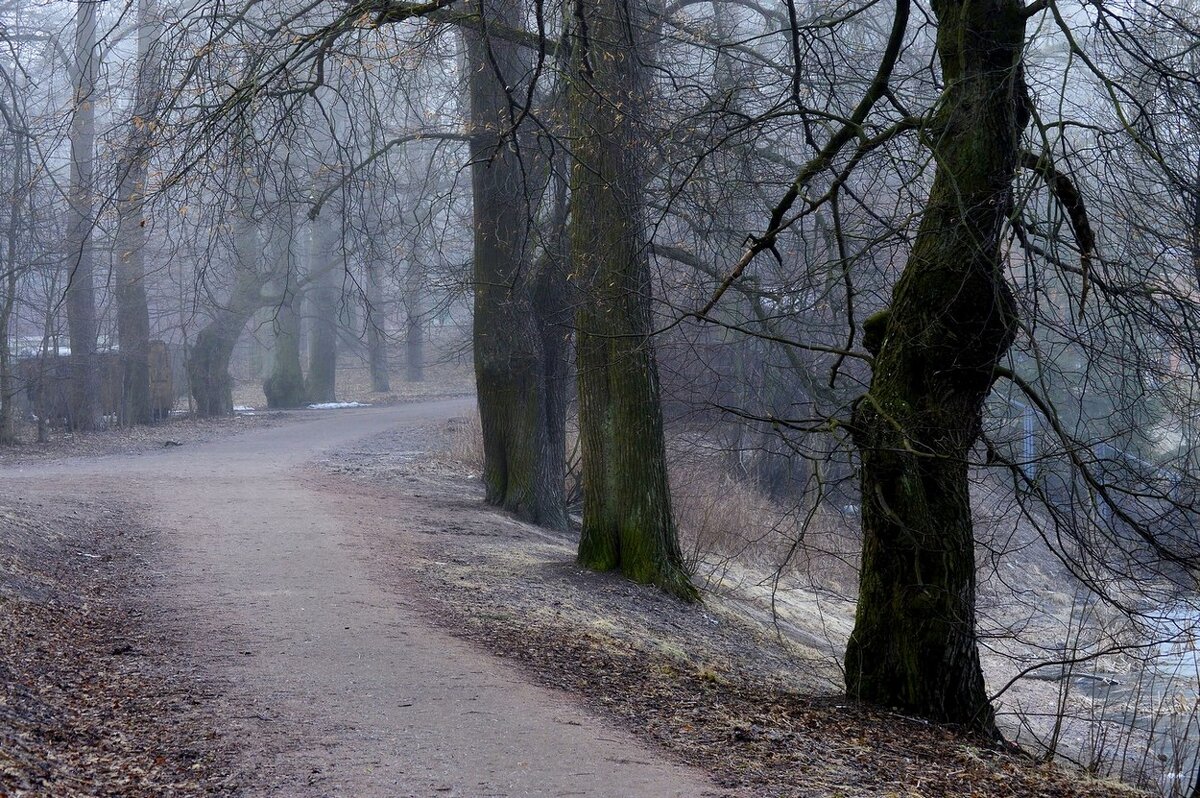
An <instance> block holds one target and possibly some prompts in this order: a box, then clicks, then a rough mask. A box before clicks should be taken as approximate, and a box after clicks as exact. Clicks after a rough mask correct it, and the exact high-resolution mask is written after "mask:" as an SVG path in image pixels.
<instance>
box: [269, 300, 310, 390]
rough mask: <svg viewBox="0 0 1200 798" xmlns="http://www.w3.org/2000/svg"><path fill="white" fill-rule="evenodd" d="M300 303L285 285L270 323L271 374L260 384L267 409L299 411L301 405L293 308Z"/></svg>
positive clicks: (296, 311)
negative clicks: (289, 408)
mask: <svg viewBox="0 0 1200 798" xmlns="http://www.w3.org/2000/svg"><path fill="white" fill-rule="evenodd" d="M301 301H302V300H301V298H300V297H299V296H297V295H296V292H295V291H293V290H292V288H291V287H290V285H289V286H288V287H287V288H285V289H284V293H283V296H282V297H281V298H280V300H279V304H278V305H277V306H276V308H275V318H274V320H273V321H272V326H273V328H274V332H275V350H274V352H273V356H272V360H271V374H270V376H268V377H267V379H266V380H265V381H264V382H263V394H265V395H266V397H267V407H270V408H283V407H300V406H302V405H303V404H304V402H305V398H306V392H305V387H304V371H303V367H302V366H301V365H300V312H299V309H298V307H297V303H299V302H301Z"/></svg>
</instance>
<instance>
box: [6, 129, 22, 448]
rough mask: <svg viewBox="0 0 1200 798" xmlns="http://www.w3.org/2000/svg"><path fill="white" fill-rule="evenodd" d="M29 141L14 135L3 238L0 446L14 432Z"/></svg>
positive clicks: (14, 438) (12, 438) (12, 435)
mask: <svg viewBox="0 0 1200 798" xmlns="http://www.w3.org/2000/svg"><path fill="white" fill-rule="evenodd" d="M28 145H29V140H28V139H27V138H26V137H25V136H23V135H19V134H14V147H13V171H12V185H11V193H10V195H9V198H8V227H7V229H6V230H5V236H4V245H5V246H4V268H5V272H4V304H3V305H0V444H9V443H13V442H14V441H15V440H16V437H17V430H16V420H17V414H16V407H15V405H16V394H17V391H18V390H19V389H18V388H17V385H16V383H17V381H16V380H15V379H14V373H13V372H14V369H15V365H14V363H13V358H12V349H11V347H10V342H11V340H12V339H11V337H10V336H9V330H8V328H9V324H10V322H11V321H12V314H13V309H14V308H15V307H16V304H17V243H18V242H17V237H18V233H19V221H20V218H21V209H22V208H23V207H24V204H25V199H26V191H25V190H24V181H23V179H22V177H23V172H22V169H21V166H22V165H23V163H24V159H25V158H26V157H28V155H27V148H28Z"/></svg>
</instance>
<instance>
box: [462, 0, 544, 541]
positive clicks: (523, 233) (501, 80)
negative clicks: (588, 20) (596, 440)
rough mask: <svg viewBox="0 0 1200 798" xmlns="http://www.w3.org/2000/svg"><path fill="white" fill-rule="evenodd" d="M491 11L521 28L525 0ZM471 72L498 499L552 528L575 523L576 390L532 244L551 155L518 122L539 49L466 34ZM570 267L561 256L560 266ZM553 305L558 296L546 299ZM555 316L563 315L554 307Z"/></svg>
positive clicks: (487, 451)
mask: <svg viewBox="0 0 1200 798" xmlns="http://www.w3.org/2000/svg"><path fill="white" fill-rule="evenodd" d="M476 8H477V9H478V10H479V12H480V13H481V14H482V15H483V16H484V18H485V19H490V20H494V21H495V22H496V23H498V24H500V25H504V26H508V27H514V28H520V27H521V26H522V24H523V14H524V7H523V4H522V3H521V2H520V0H481V2H477V3H476ZM463 35H464V38H465V39H466V42H467V60H468V68H469V73H470V78H469V79H470V90H469V94H470V106H471V107H470V117H471V132H472V137H471V145H470V146H471V159H472V163H471V183H472V192H473V197H474V204H475V242H474V275H473V280H474V289H475V315H474V333H473V342H474V354H475V381H476V387H477V394H478V397H479V416H480V421H481V422H482V426H483V443H484V485H485V488H486V500H487V502H488V503H489V504H493V505H495V506H498V507H502V508H504V509H506V510H508V511H510V512H513V513H515V514H516V515H517V516H518V517H520V518H522V519H524V520H526V521H530V522H532V523H536V524H542V525H543V526H547V527H552V528H557V529H562V528H565V527H566V525H567V513H566V505H565V496H564V491H565V479H566V468H565V462H564V459H565V458H564V452H563V451H562V450H563V439H564V432H563V429H564V424H565V418H564V414H563V413H562V412H561V410H560V408H561V406H562V403H563V402H564V401H565V399H564V397H565V392H566V390H567V386H566V385H565V384H564V382H563V381H561V380H554V379H551V376H550V375H552V374H554V373H555V366H554V365H553V364H552V363H551V362H550V358H553V357H560V356H561V352H559V351H557V350H555V349H554V347H553V345H550V346H548V345H547V341H546V339H545V338H544V336H543V330H542V328H541V327H540V326H539V322H538V319H539V314H541V313H542V312H543V310H542V309H539V308H538V307H537V303H538V301H539V298H538V297H535V291H536V282H537V281H536V280H535V275H534V272H535V269H534V268H533V267H534V261H535V255H534V252H533V249H534V247H533V245H532V242H531V240H530V235H529V234H530V231H531V227H532V225H533V224H534V222H533V219H534V209H535V208H536V207H537V205H538V202H539V200H540V197H541V194H542V186H540V185H537V182H538V181H537V180H535V179H534V178H533V177H532V175H534V174H536V173H538V172H539V170H538V169H536V168H534V163H535V159H536V158H538V157H539V155H538V154H537V153H536V152H535V148H534V147H533V146H532V140H533V139H532V136H530V135H529V131H528V130H527V126H528V123H526V124H524V125H522V126H521V127H520V129H514V124H515V123H516V122H517V121H518V120H519V117H520V114H519V111H516V110H515V109H514V105H513V104H512V102H511V100H510V95H511V99H513V100H519V101H521V102H523V101H524V98H525V96H526V92H527V90H528V82H529V76H530V74H531V70H532V65H531V63H530V58H531V55H530V53H528V51H526V50H524V49H523V48H521V47H520V46H518V45H515V44H513V43H511V42H508V41H505V40H502V39H500V38H488V37H485V36H484V35H482V34H480V33H477V32H475V31H464V34H463ZM555 265H559V264H557V263H556V264H555ZM540 300H541V301H544V302H553V301H554V297H552V296H542V297H540ZM551 312H552V311H551Z"/></svg>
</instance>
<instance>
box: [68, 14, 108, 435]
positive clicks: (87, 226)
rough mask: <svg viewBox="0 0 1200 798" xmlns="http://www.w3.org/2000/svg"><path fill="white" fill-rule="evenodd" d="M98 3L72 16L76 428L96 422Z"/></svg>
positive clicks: (71, 324)
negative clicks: (94, 236)
mask: <svg viewBox="0 0 1200 798" xmlns="http://www.w3.org/2000/svg"><path fill="white" fill-rule="evenodd" d="M98 57H99V55H98V53H97V52H96V4H95V3H90V2H80V3H79V4H78V7H77V9H76V16H75V61H74V64H73V70H72V71H73V75H72V78H73V83H74V91H75V106H74V113H73V115H72V118H71V137H70V138H71V186H70V194H69V199H70V202H69V206H70V207H69V212H68V222H67V239H66V269H67V291H66V306H67V328H68V331H69V332H70V335H71V356H72V363H73V367H72V370H71V375H72V376H71V401H70V416H71V418H70V422H71V426H72V428H74V429H85V430H86V429H95V428H96V427H97V426H99V423H100V411H99V396H100V375H99V371H98V369H97V363H96V289H95V281H94V275H93V271H94V268H93V252H92V225H93V219H92V216H93V201H92V196H93V192H94V185H93V183H94V177H93V173H94V155H93V147H94V144H95V139H96V105H95V97H94V96H93V94H94V93H95V89H96V77H97V74H98V64H97V60H98Z"/></svg>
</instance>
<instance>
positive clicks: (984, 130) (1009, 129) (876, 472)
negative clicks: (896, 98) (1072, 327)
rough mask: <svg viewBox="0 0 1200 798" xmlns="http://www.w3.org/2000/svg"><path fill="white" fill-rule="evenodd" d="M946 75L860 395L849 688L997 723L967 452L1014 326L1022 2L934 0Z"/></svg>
mask: <svg viewBox="0 0 1200 798" xmlns="http://www.w3.org/2000/svg"><path fill="white" fill-rule="evenodd" d="M933 8H934V12H935V14H936V15H937V19H938V26H939V27H938V39H937V47H938V56H939V58H940V60H941V64H942V70H943V78H944V80H945V89H944V90H943V93H942V97H941V99H940V101H939V102H938V104H937V106H936V107H937V108H938V109H939V110H938V115H937V117H936V119H935V120H934V124H933V126H932V127H931V130H930V133H929V135H928V139H929V140H931V141H933V142H934V143H933V145H932V146H933V155H934V157H935V159H936V162H937V171H936V175H935V178H934V183H933V187H932V189H931V191H930V195H929V199H928V201H927V204H926V206H925V211H924V215H923V216H922V219H921V223H920V227H919V229H918V231H917V237H916V241H915V243H914V245H913V249H912V252H911V253H910V254H909V258H908V263H907V264H906V266H905V269H904V272H903V274H902V275H901V277H900V280H899V281H898V282H897V284H896V287H895V290H894V291H893V294H892V303H891V307H890V309H889V310H888V311H884V312H882V313H880V314H876V315H875V316H873V317H871V318H869V319H868V320H867V323H866V324H864V328H865V332H866V336H865V338H864V343H865V345H866V346H867V347H868V348H869V349H871V350H872V351H873V352H875V353H876V357H875V362H874V368H873V376H872V380H871V387H870V390H869V391H868V393H867V394H866V395H865V396H863V397H861V398H860V399H859V401H858V403H857V405H856V409H855V412H854V418H853V431H854V434H855V441H856V444H857V446H858V449H859V453H860V456H861V484H862V508H863V510H862V512H863V556H862V570H861V576H860V587H859V600H858V612H857V617H856V619H855V627H854V632H853V634H852V635H851V638H850V644H849V647H848V649H847V651H846V689H847V692H848V693H849V694H850V695H851V696H853V697H857V698H861V699H864V700H867V701H871V702H874V703H878V704H883V705H886V706H893V707H899V708H901V709H902V710H904V711H906V712H912V713H916V714H920V715H923V716H925V717H929V718H932V719H935V720H939V721H946V722H952V723H959V724H964V725H966V726H969V727H972V728H975V729H978V730H982V731H985V732H989V733H994V731H995V726H994V718H993V712H992V708H991V706H990V705H989V704H988V700H987V693H986V690H985V687H984V680H983V675H982V672H981V669H980V664H979V653H978V649H977V646H976V630H975V549H974V544H975V540H974V531H973V528H972V523H971V505H970V493H969V482H968V462H967V458H968V454H969V453H970V451H971V448H972V446H973V445H974V443H975V441H976V439H977V437H978V435H979V430H980V423H981V412H982V406H983V402H984V399H985V398H986V396H987V394H988V392H989V390H990V388H991V384H992V381H993V379H994V376H995V369H996V367H997V366H998V365H999V363H1000V359H1001V358H1002V357H1003V356H1004V353H1005V352H1006V351H1007V349H1008V347H1009V345H1010V344H1011V343H1012V340H1013V337H1014V334H1015V329H1016V306H1015V302H1014V300H1013V297H1012V294H1011V292H1010V291H1009V289H1008V286H1007V285H1006V283H1005V278H1004V274H1003V264H1002V262H1001V247H1000V239H1001V233H1002V228H1003V226H1004V222H1005V219H1006V217H1007V215H1008V213H1009V211H1010V208H1011V186H1012V181H1013V175H1014V172H1015V169H1016V165H1017V155H1018V148H1019V143H1020V136H1021V131H1022V130H1023V129H1024V127H1025V125H1026V123H1027V121H1028V110H1027V106H1026V102H1027V100H1026V94H1025V90H1024V84H1023V80H1022V60H1021V51H1022V46H1023V44H1024V39H1025V22H1024V16H1023V13H1022V6H1021V3H1020V2H1017V0H985V1H984V2H974V3H969V2H966V0H938V1H937V2H935V3H934V6H933Z"/></svg>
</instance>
